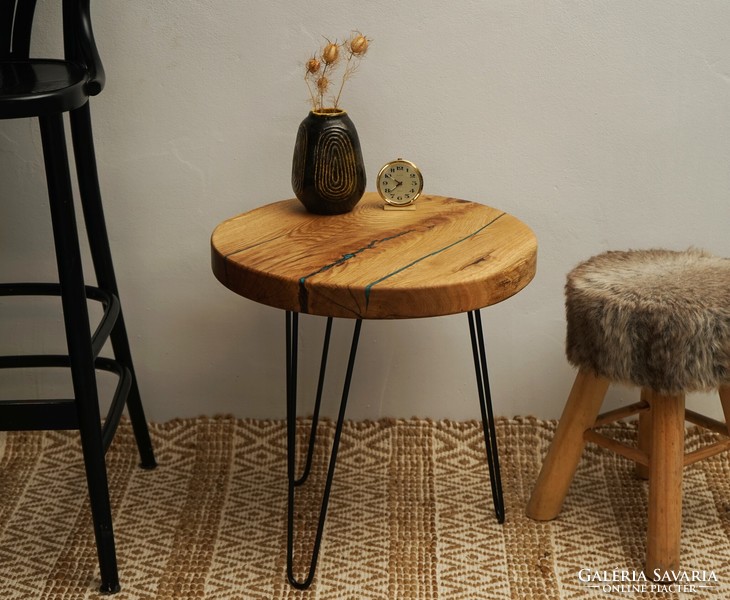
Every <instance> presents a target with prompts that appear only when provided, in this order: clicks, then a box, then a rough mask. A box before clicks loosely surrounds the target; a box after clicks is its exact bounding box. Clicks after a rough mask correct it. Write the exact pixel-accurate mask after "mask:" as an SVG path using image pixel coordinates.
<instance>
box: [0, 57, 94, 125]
mask: <svg viewBox="0 0 730 600" xmlns="http://www.w3.org/2000/svg"><path fill="white" fill-rule="evenodd" d="M87 82H88V73H87V71H86V70H85V69H84V68H83V67H81V66H79V65H77V64H76V63H72V62H66V61H63V60H42V59H32V60H22V61H0V119H17V118H23V117H36V116H43V115H49V114H54V113H60V112H66V111H69V110H74V109H76V108H79V107H81V106H83V105H84V104H85V103H86V101H87V100H88V97H89V94H88V91H87V89H86V88H87Z"/></svg>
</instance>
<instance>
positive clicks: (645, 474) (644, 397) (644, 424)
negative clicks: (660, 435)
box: [635, 389, 651, 479]
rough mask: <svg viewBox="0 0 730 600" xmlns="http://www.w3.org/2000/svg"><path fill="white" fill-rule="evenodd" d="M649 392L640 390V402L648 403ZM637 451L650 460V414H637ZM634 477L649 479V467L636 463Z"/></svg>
mask: <svg viewBox="0 0 730 600" xmlns="http://www.w3.org/2000/svg"><path fill="white" fill-rule="evenodd" d="M649 394H650V392H649V390H647V389H642V390H641V401H642V402H647V403H648V402H649ZM638 446H639V450H641V451H642V452H644V453H646V454H647V455H648V456H649V457H650V458H651V412H642V413H639V433H638ZM635 469H636V476H637V477H639V478H640V479H649V467H647V466H645V465H642V464H640V463H636V467H635Z"/></svg>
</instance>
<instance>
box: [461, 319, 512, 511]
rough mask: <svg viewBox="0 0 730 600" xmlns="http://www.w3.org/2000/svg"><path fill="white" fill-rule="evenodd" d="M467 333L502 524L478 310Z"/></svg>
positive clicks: (482, 338)
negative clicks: (472, 356) (468, 334)
mask: <svg viewBox="0 0 730 600" xmlns="http://www.w3.org/2000/svg"><path fill="white" fill-rule="evenodd" d="M468 318H469V333H470V336H471V348H472V352H473V354H474V372H475V373H476V377H477V389H478V391H479V408H480V409H481V412H482V426H483V428H484V444H485V446H486V448H487V463H488V465H489V482H490V483H491V486H492V500H493V501H494V514H495V515H496V516H497V521H498V522H499V523H504V498H503V497H502V478H501V476H500V473H499V454H498V450H497V432H496V430H495V428H494V414H493V413H492V394H491V392H490V391H489V374H488V373H487V355H486V352H485V350H484V333H483V331H482V319H481V314H480V312H479V310H474V311H470V312H469V313H468Z"/></svg>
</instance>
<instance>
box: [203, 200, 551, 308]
mask: <svg viewBox="0 0 730 600" xmlns="http://www.w3.org/2000/svg"><path fill="white" fill-rule="evenodd" d="M211 249H212V267H213V272H214V274H215V276H216V277H217V278H218V280H219V281H220V282H221V283H222V284H223V285H225V286H226V287H228V288H229V289H231V290H232V291H234V292H236V293H237V294H239V295H241V296H244V297H246V298H249V299H251V300H254V301H256V302H260V303H262V304H267V305H269V306H273V307H276V308H281V309H284V310H291V311H295V312H301V313H308V314H315V315H325V316H333V317H344V318H363V319H399V318H415V317H433V316H439V315H447V314H454V313H461V312H466V311H469V310H475V309H478V308H483V307H485V306H489V305H492V304H496V303H497V302H500V301H502V300H504V299H506V298H509V297H510V296H512V295H514V294H516V293H517V292H519V291H520V290H521V289H522V288H524V287H525V286H526V285H527V284H528V283H529V282H530V281H531V280H532V278H533V277H534V275H535V269H536V263H537V240H536V238H535V235H534V234H533V232H532V231H531V230H530V228H529V227H528V226H527V225H525V224H524V223H522V222H521V221H519V220H518V219H516V218H515V217H513V216H511V215H509V214H507V213H505V212H503V211H501V210H498V209H496V208H491V207H489V206H485V205H483V204H478V203H475V202H468V201H466V200H459V199H456V198H446V197H442V196H422V197H421V198H420V199H419V201H418V204H417V209H416V210H415V211H385V210H383V202H382V200H380V198H379V197H378V196H377V194H375V193H367V194H365V196H364V197H363V199H362V200H361V201H360V203H359V204H358V205H357V206H356V207H355V209H354V210H353V211H352V212H349V213H346V214H343V215H336V216H322V215H314V214H311V213H308V212H306V210H305V209H304V207H303V206H302V205H301V204H300V203H299V202H298V201H297V200H284V201H281V202H276V203H274V204H269V205H266V206H263V207H261V208H258V209H255V210H252V211H250V212H247V213H244V214H242V215H239V216H237V217H234V218H232V219H229V220H227V221H224V222H223V223H221V224H220V225H218V227H217V228H216V229H215V231H214V232H213V235H212V238H211Z"/></svg>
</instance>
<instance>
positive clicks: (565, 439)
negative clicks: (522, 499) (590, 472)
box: [526, 369, 609, 521]
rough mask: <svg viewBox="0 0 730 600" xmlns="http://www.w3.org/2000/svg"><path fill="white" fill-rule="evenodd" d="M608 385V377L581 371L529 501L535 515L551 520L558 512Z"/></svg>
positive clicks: (528, 513) (529, 507)
mask: <svg viewBox="0 0 730 600" xmlns="http://www.w3.org/2000/svg"><path fill="white" fill-rule="evenodd" d="M608 385H609V381H608V379H606V378H604V377H600V376H597V375H593V374H592V373H589V372H588V371H584V370H582V369H581V370H580V371H579V372H578V375H577V376H576V378H575V383H573V389H572V390H571V391H570V396H568V401H567V402H566V404H565V408H564V409H563V414H562V416H561V417H560V422H559V423H558V429H557V431H556V432H555V438H554V439H553V441H552V444H550V449H549V450H548V453H547V456H546V457H545V462H544V463H543V465H542V469H541V470H540V475H539V476H538V478H537V483H536V484H535V488H534V489H533V490H532V496H531V497H530V501H529V502H528V504H527V511H526V512H527V516H528V517H530V518H531V519H535V520H537V521H548V520H550V519H554V518H555V517H557V516H558V513H559V512H560V509H561V508H562V506H563V500H564V499H565V496H566V494H567V493H568V488H569V487H570V482H571V481H572V480H573V475H574V473H575V470H576V468H577V467H578V461H579V460H580V456H581V454H582V452H583V448H584V446H585V440H584V439H583V433H584V432H585V430H586V429H589V428H590V427H591V426H592V425H593V423H594V422H595V420H596V417H597V416H598V411H599V410H600V408H601V403H602V402H603V398H604V396H605V395H606V390H607V389H608Z"/></svg>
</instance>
